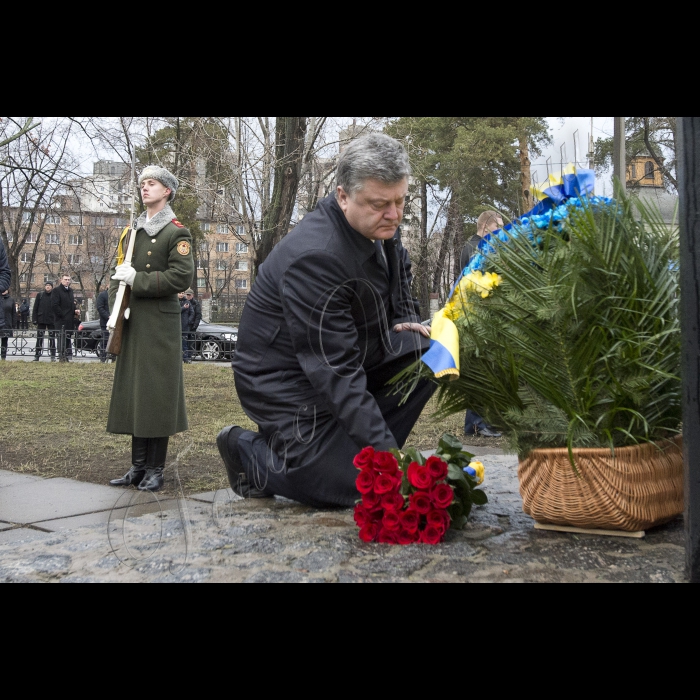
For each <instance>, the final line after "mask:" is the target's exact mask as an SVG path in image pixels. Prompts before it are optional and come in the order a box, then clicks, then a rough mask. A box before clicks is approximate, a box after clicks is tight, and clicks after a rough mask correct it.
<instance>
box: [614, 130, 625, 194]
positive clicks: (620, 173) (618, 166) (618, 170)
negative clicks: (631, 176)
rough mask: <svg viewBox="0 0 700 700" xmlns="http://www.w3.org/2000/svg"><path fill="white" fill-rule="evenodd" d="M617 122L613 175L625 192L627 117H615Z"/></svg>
mask: <svg viewBox="0 0 700 700" xmlns="http://www.w3.org/2000/svg"><path fill="white" fill-rule="evenodd" d="M613 119H614V120H615V139H614V146H613V171H614V172H613V174H614V175H615V178H616V179H617V180H619V181H620V187H621V188H622V190H623V191H624V190H625V189H626V188H627V139H626V136H627V132H626V128H625V117H613Z"/></svg>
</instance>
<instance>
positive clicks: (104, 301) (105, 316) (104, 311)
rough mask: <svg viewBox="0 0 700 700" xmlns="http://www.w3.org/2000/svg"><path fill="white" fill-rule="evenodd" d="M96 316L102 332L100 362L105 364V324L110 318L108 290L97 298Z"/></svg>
mask: <svg viewBox="0 0 700 700" xmlns="http://www.w3.org/2000/svg"><path fill="white" fill-rule="evenodd" d="M97 314H98V315H99V317H100V329H101V330H102V338H101V339H100V362H101V363H102V364H105V363H106V362H107V359H108V358H107V345H109V330H108V329H107V324H108V323H109V317H110V316H111V313H110V309H109V289H105V290H104V291H103V292H100V294H99V295H98V296H97Z"/></svg>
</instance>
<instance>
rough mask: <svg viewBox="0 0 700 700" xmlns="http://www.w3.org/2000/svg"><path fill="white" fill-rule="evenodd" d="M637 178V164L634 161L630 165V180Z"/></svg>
mask: <svg viewBox="0 0 700 700" xmlns="http://www.w3.org/2000/svg"><path fill="white" fill-rule="evenodd" d="M636 179H637V164H636V163H632V165H630V180H632V181H634V180H636Z"/></svg>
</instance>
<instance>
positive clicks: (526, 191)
mask: <svg viewBox="0 0 700 700" xmlns="http://www.w3.org/2000/svg"><path fill="white" fill-rule="evenodd" d="M562 167H563V166H562ZM520 171H521V183H522V207H523V210H522V213H523V214H525V213H526V212H528V211H531V210H532V209H533V208H534V206H535V200H534V198H533V196H532V161H531V160H530V143H529V139H528V136H527V133H525V132H524V131H523V132H521V133H520Z"/></svg>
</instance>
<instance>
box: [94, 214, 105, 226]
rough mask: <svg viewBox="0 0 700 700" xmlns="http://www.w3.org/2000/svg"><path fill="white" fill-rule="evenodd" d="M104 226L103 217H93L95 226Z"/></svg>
mask: <svg viewBox="0 0 700 700" xmlns="http://www.w3.org/2000/svg"><path fill="white" fill-rule="evenodd" d="M104 225H105V218H104V216H96V217H95V226H104Z"/></svg>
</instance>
